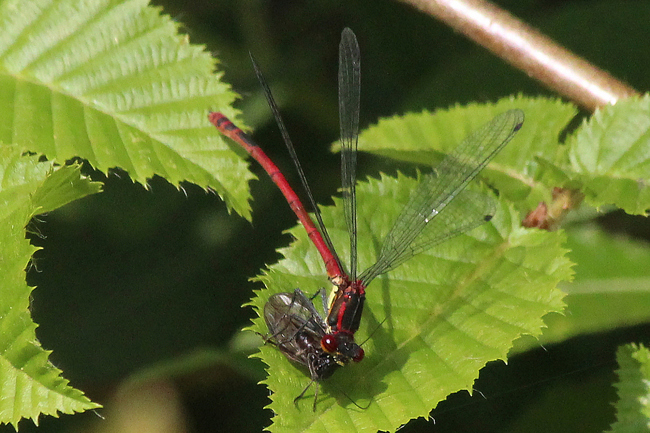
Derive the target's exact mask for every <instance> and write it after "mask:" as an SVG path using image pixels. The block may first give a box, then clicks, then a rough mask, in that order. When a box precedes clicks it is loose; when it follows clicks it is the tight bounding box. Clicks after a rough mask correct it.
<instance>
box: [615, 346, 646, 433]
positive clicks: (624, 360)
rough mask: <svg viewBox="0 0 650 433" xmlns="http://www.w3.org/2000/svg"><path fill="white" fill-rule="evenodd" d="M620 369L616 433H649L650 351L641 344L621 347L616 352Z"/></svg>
mask: <svg viewBox="0 0 650 433" xmlns="http://www.w3.org/2000/svg"><path fill="white" fill-rule="evenodd" d="M616 360H617V361H618V366H619V369H618V371H617V375H618V383H616V384H615V385H614V386H615V387H616V389H617V391H618V398H619V400H618V402H616V422H615V423H614V424H613V425H612V429H611V431H612V432H615V433H628V432H629V433H637V432H647V431H650V349H648V348H647V347H645V346H643V345H636V344H628V345H625V346H621V347H620V348H619V349H618V352H617V353H616Z"/></svg>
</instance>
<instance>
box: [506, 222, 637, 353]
mask: <svg viewBox="0 0 650 433" xmlns="http://www.w3.org/2000/svg"><path fill="white" fill-rule="evenodd" d="M567 237H568V240H567V243H566V247H568V248H569V250H570V251H571V252H570V253H569V254H568V255H569V257H570V258H571V260H572V261H573V262H574V263H576V266H575V268H574V270H575V272H576V274H575V280H574V281H573V282H572V283H571V284H565V285H563V286H562V289H563V290H564V291H565V292H566V293H567V297H566V298H565V302H566V304H567V307H566V314H563V315H559V314H551V315H549V316H548V317H547V318H546V324H547V325H548V329H546V330H545V331H544V333H543V335H542V336H541V337H540V338H539V339H533V338H530V337H522V338H521V339H520V340H519V341H517V344H516V345H515V348H514V349H513V350H514V351H517V352H521V351H524V350H527V349H529V348H531V347H539V345H540V344H543V345H548V344H552V343H557V342H560V341H565V340H567V339H569V338H572V337H575V336H578V335H581V334H588V333H596V332H602V331H606V330H610V329H613V328H616V327H623V326H634V325H639V324H642V323H649V322H650V309H649V308H648V305H650V268H649V267H648V263H650V248H648V245H646V243H644V242H638V241H634V240H632V239H629V238H626V237H621V236H613V235H611V234H607V233H606V232H604V231H603V230H601V229H598V228H597V227H595V226H593V225H580V226H576V227H571V228H569V229H567Z"/></svg>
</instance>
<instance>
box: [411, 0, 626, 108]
mask: <svg viewBox="0 0 650 433" xmlns="http://www.w3.org/2000/svg"><path fill="white" fill-rule="evenodd" d="M402 1H403V2H404V3H408V4H411V5H413V6H415V7H416V8H417V9H420V10H421V11H423V12H425V13H427V14H430V15H433V16H434V17H436V18H438V19H440V20H442V21H443V22H445V23H446V24H448V25H449V26H451V27H452V28H454V29H455V30H457V31H459V32H461V33H463V34H464V35H466V36H467V37H468V38H470V39H472V40H473V41H474V42H476V43H478V44H479V45H482V46H483V47H485V48H487V49H488V50H490V51H491V52H492V53H494V54H496V55H497V56H499V57H501V58H502V59H504V60H506V61H507V62H508V63H510V64H512V65H513V66H515V67H516V68H518V69H520V70H522V71H524V72H525V73H526V74H528V75H529V76H531V77H533V78H535V79H537V80H539V81H541V82H542V83H543V84H544V85H546V86H547V87H549V88H551V89H553V90H555V91H556V92H558V93H559V94H560V95H562V96H564V97H566V98H568V99H570V100H571V101H573V102H575V103H576V104H578V105H580V106H582V107H584V108H586V109H588V110H592V111H593V110H595V109H596V108H597V107H601V106H603V105H606V104H615V103H616V101H618V100H619V99H621V98H626V97H629V96H632V95H638V92H637V91H636V90H635V89H633V88H632V87H631V86H629V85H628V84H626V83H624V82H622V81H620V80H617V79H616V78H614V77H612V76H611V75H610V74H608V73H607V72H605V71H603V70H601V69H598V68H597V67H595V66H594V65H592V64H591V63H589V62H587V61H586V60H584V59H582V58H580V57H578V56H576V55H575V54H573V53H571V52H570V51H568V50H566V49H565V48H563V47H562V46H560V45H558V44H557V43H556V42H554V41H553V40H551V39H550V38H548V37H547V36H545V35H543V34H541V33H540V32H538V31H537V30H535V29H533V28H532V27H530V26H528V25H527V24H525V23H523V22H522V21H520V20H519V19H517V18H515V17H514V16H512V15H510V14H509V13H508V12H505V11H503V10H501V9H499V8H498V7H496V6H494V5H493V4H492V3H490V2H488V1H485V0H402Z"/></svg>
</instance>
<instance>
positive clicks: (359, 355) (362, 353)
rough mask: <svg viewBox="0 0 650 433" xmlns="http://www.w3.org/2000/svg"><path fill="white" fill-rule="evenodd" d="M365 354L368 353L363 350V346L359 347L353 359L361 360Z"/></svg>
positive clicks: (355, 360)
mask: <svg viewBox="0 0 650 433" xmlns="http://www.w3.org/2000/svg"><path fill="white" fill-rule="evenodd" d="M365 354H366V353H365V352H364V351H363V349H362V348H359V351H358V352H357V354H356V355H354V358H352V360H353V361H354V362H359V361H361V360H362V359H363V357H364V355H365Z"/></svg>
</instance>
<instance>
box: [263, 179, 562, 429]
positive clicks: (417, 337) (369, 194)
mask: <svg viewBox="0 0 650 433" xmlns="http://www.w3.org/2000/svg"><path fill="white" fill-rule="evenodd" d="M415 184H416V181H415V180H413V179H410V178H407V177H404V176H399V178H398V179H394V178H389V177H382V178H381V179H380V180H374V179H373V180H370V181H369V182H367V183H364V182H362V183H360V184H359V189H358V196H357V197H358V199H359V217H360V220H359V239H360V241H361V243H360V245H359V261H360V267H361V269H364V268H366V267H368V266H369V265H371V264H372V262H373V261H374V260H375V259H376V257H377V254H378V252H379V249H380V242H381V239H382V237H383V236H384V235H385V234H386V233H387V231H388V230H389V229H390V227H391V224H392V222H393V220H394V219H395V217H396V215H397V213H398V212H399V210H400V209H401V207H403V206H404V204H405V203H406V200H407V199H408V196H409V193H410V192H411V191H412V190H413V188H414V187H415ZM323 216H324V219H325V224H326V225H327V226H328V228H329V230H330V235H332V238H333V241H334V244H335V245H336V246H337V247H338V253H339V255H340V256H341V257H347V256H348V251H347V250H346V245H347V234H346V231H345V223H344V218H343V213H342V210H341V204H340V200H337V201H336V206H335V207H328V208H324V209H323ZM519 220H520V216H519V214H518V213H517V212H515V211H514V209H512V208H511V207H508V206H506V205H503V204H502V205H501V206H500V207H499V209H498V211H497V215H496V217H495V218H494V219H493V220H492V221H491V222H490V223H489V224H486V225H484V226H483V227H481V228H479V229H476V230H473V231H471V232H470V233H468V234H466V235H462V236H460V237H458V238H455V239H454V240H453V241H450V242H447V243H445V244H443V245H441V246H439V247H437V248H435V249H433V250H431V251H429V252H427V253H424V254H421V255H419V256H417V257H415V258H413V259H412V260H410V261H408V262H406V263H405V264H403V265H402V266H401V267H399V268H397V269H395V270H394V271H392V272H390V273H389V274H387V275H385V276H380V277H379V278H377V280H375V281H373V282H372V283H371V285H370V287H369V288H368V290H367V304H366V305H367V307H366V309H364V315H363V319H362V326H361V329H360V330H359V331H358V333H357V334H356V338H357V341H359V342H362V341H365V340H366V339H368V341H367V342H366V343H365V344H364V349H365V351H366V358H365V359H364V360H363V361H362V362H360V363H359V364H356V365H350V366H346V367H345V368H342V369H341V370H340V371H338V372H336V373H335V374H334V376H333V377H332V378H330V379H327V380H325V381H323V383H322V392H321V394H320V395H319V399H318V404H317V412H316V413H312V411H311V405H312V400H311V399H312V398H313V395H314V394H313V388H312V389H311V390H310V391H309V392H307V394H306V398H304V399H302V400H300V401H299V402H298V404H297V406H294V404H293V399H294V398H295V397H296V396H297V395H298V394H299V393H300V392H301V391H302V389H303V388H304V387H305V386H306V385H307V384H308V383H309V377H308V375H307V374H306V373H305V371H304V370H303V369H301V368H298V367H296V366H295V365H292V364H291V363H290V362H289V361H288V360H287V359H286V358H285V357H284V356H283V355H282V354H281V353H280V352H278V351H277V350H275V349H274V348H273V347H268V346H264V347H262V349H261V354H260V357H261V358H262V360H263V361H264V362H265V363H267V364H268V365H269V369H268V373H269V376H268V378H267V379H266V380H265V383H266V384H267V385H268V386H269V388H270V389H271V390H272V391H273V395H272V397H271V398H272V400H273V402H272V403H271V405H270V408H271V409H272V410H273V411H274V413H275V414H276V417H275V418H274V419H273V420H274V425H273V426H272V427H271V429H272V430H273V431H276V432H282V431H293V432H296V431H322V432H325V431H327V432H336V431H347V432H355V431H376V430H389V431H391V430H395V429H397V428H398V427H399V426H400V425H402V424H404V423H406V422H408V421H409V420H410V419H412V418H416V417H420V416H427V414H428V413H429V412H430V411H431V410H432V409H433V408H434V407H435V406H436V405H437V403H438V402H440V401H441V400H443V399H445V397H446V396H447V395H449V394H450V393H453V392H456V391H459V390H462V389H465V390H470V391H471V389H472V384H473V382H474V380H475V379H476V377H477V376H478V372H479V370H480V369H481V368H482V367H483V366H484V365H485V364H486V363H487V362H488V361H491V360H495V359H506V354H507V353H508V350H509V349H510V347H511V345H512V341H513V340H515V339H516V338H517V337H518V336H520V335H522V334H532V335H539V334H540V333H541V328H542V327H543V326H544V322H543V321H542V317H543V316H544V315H545V314H547V313H548V312H551V311H561V310H562V308H563V302H562V297H563V294H562V293H561V292H560V291H559V290H557V289H556V285H557V283H558V282H559V281H561V280H567V279H569V278H570V276H571V270H570V266H571V264H570V262H569V261H568V259H567V258H566V257H565V253H566V250H565V249H563V248H562V247H561V245H562V243H563V242H564V235H563V234H562V233H560V232H555V233H549V232H545V231H540V230H530V229H524V228H522V227H521V225H520V222H519ZM303 232H304V230H303V229H302V228H301V227H296V228H294V229H293V230H292V231H291V233H292V234H293V235H294V236H296V238H297V241H296V242H295V243H294V244H293V245H292V246H291V247H290V248H287V249H285V250H283V251H282V252H283V254H284V255H285V259H284V260H282V261H280V262H279V263H278V264H276V265H273V266H272V267H270V269H269V270H268V271H267V272H266V273H265V274H264V275H263V276H262V277H261V280H262V281H264V283H265V285H266V286H267V287H268V288H269V290H263V291H261V292H259V296H258V297H257V298H256V299H254V300H253V301H252V305H254V306H255V308H256V309H257V310H258V311H261V310H262V308H263V306H264V303H265V302H266V300H267V299H268V297H269V296H270V295H271V294H272V293H276V292H281V291H285V292H290V291H293V290H294V289H295V288H296V287H300V288H301V289H302V290H303V291H305V292H306V293H315V292H316V291H317V290H318V289H319V288H320V287H323V286H325V285H326V284H327V278H326V277H325V272H324V269H323V265H322V263H321V261H320V258H319V256H318V253H317V252H316V251H315V248H314V247H312V246H311V245H310V243H309V241H308V239H307V237H306V235H305V234H304V233H303ZM252 329H253V330H255V331H257V332H260V333H265V332H266V326H265V325H264V323H263V320H262V319H261V318H258V319H256V321H255V324H254V326H253V327H252ZM351 400H353V401H354V402H356V403H357V404H359V405H361V406H365V405H368V409H366V410H360V409H359V408H358V407H356V406H355V405H354V404H353V403H352V402H351Z"/></svg>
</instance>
